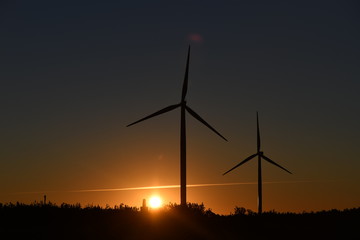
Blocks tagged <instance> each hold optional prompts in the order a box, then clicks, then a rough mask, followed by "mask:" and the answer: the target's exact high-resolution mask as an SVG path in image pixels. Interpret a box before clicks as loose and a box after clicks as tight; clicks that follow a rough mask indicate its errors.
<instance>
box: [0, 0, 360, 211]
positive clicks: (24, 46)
mask: <svg viewBox="0 0 360 240" xmlns="http://www.w3.org/2000/svg"><path fill="white" fill-rule="evenodd" d="M359 12H360V5H359V3H358V2H357V1H229V0H225V1H209V0H206V1H205V0H204V1H200V0H192V1H186V0H181V1H177V0H174V1H165V0H164V1H158V0H155V1H143V0H138V1H106V0H105V1H64V0H62V1H45V0H43V1H25V0H24V1H21V0H19V1H10V0H9V1H1V2H0V29H1V33H0V68H1V69H0V109H1V117H0V143H1V145H0V163H1V164H0V202H2V203H4V202H10V201H11V202H15V201H22V202H28V203H29V202H32V201H35V200H37V201H39V200H41V198H42V196H43V194H46V195H47V196H48V199H49V200H50V201H52V202H55V203H62V202H67V203H76V202H80V203H82V204H84V205H86V204H88V203H93V204H100V205H103V206H104V205H105V204H110V205H114V204H120V203H125V204H128V205H131V206H140V205H141V203H142V199H143V198H148V197H149V196H151V195H153V194H158V195H160V196H161V197H162V198H163V200H164V202H165V203H168V202H177V203H179V202H180V191H179V189H178V188H169V189H165V188H164V189H141V190H139V189H137V190H126V191H104V192H97V191H94V192H82V191H80V192H77V190H94V189H114V188H120V189H122V188H137V187H148V186H163V185H178V184H179V182H180V170H179V168H180V166H179V165H180V163H179V140H180V139H179V137H180V134H179V133H180V111H179V110H175V111H172V112H170V113H167V114H166V115H162V116H159V117H157V118H153V119H151V120H148V121H146V122H142V123H141V124H138V125H135V126H132V127H130V128H126V127H125V126H126V125H127V124H129V123H131V122H133V121H135V120H138V119H139V118H141V117H144V116H146V115H147V114H150V113H152V112H154V111H157V110H159V109H161V108H163V107H166V106H168V105H171V104H175V103H178V102H179V101H180V97H181V86H182V81H183V76H184V70H185V61H186V51H187V46H188V44H191V46H192V52H191V59H190V73H189V89H188V95H187V100H188V104H189V106H190V107H191V108H192V109H194V110H195V111H196V112H197V113H198V114H200V115H201V116H202V117H203V118H204V119H205V120H206V121H208V122H209V123H210V124H211V125H212V126H213V127H215V128H216V129H217V130H218V131H219V132H220V133H221V134H223V135H224V136H225V137H226V138H228V139H229V142H225V141H223V140H222V139H221V138H219V137H218V136H217V135H215V134H214V133H213V132H211V131H210V130H209V129H207V128H206V127H205V126H203V125H202V124H201V123H199V122H198V121H197V120H195V119H193V118H192V117H191V116H189V115H188V116H187V136H188V138H187V142H188V143H187V151H188V153H187V159H188V176H187V180H188V184H222V183H249V184H243V185H217V186H204V187H192V188H188V201H190V202H198V203H201V202H203V203H204V204H205V206H206V207H209V208H211V209H212V210H213V211H215V212H216V213H223V214H228V213H230V212H231V211H233V208H234V207H235V205H237V206H243V207H245V208H249V209H252V210H254V211H256V209H257V205H256V204H257V187H256V184H254V182H255V183H256V181H257V169H256V161H253V162H249V163H247V164H245V165H243V166H241V167H240V168H238V169H236V170H235V171H233V172H231V173H229V174H228V175H226V176H222V173H223V172H225V171H226V170H228V169H229V168H231V167H233V166H234V165H235V164H237V163H238V162H240V161H241V160H243V159H244V158H246V157H247V156H249V155H251V154H253V153H255V151H256V111H259V116H260V129H261V136H262V148H263V151H264V153H265V154H266V155H267V156H268V157H270V158H272V159H273V160H274V161H276V162H277V163H279V164H280V165H282V166H284V167H285V168H287V169H289V170H290V171H292V172H293V175H290V174H288V173H286V172H284V171H282V170H281V169H278V168H276V167H274V166H273V165H270V164H268V163H266V162H265V163H264V164H263V180H264V182H269V183H267V184H264V187H263V209H264V210H265V211H267V210H271V209H275V210H277V211H297V212H299V211H303V210H305V211H317V210H323V209H331V208H338V209H344V208H351V207H359V203H360V176H359V170H360V158H359V154H358V150H359V143H360V140H359V135H360V128H359V122H360V107H359V103H360V94H359V89H360V68H359V66H360V44H359V43H360V15H359Z"/></svg>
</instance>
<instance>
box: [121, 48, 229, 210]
mask: <svg viewBox="0 0 360 240" xmlns="http://www.w3.org/2000/svg"><path fill="white" fill-rule="evenodd" d="M189 60H190V46H189V48H188V54H187V60H186V68H185V77H184V82H183V87H182V94H181V101H180V103H178V104H175V105H170V106H168V107H165V108H163V109H161V110H159V111H157V112H155V113H153V114H150V115H148V116H146V117H144V118H142V119H140V120H138V121H136V122H133V123H131V124H129V125H127V127H129V126H131V125H134V124H136V123H139V122H142V121H144V120H147V119H149V118H152V117H155V116H158V115H160V114H163V113H166V112H169V111H171V110H174V109H176V108H178V107H180V112H181V114H180V199H181V205H182V206H186V118H185V112H186V111H187V112H188V113H190V115H191V116H193V117H194V118H196V119H197V120H198V121H200V122H201V123H202V124H204V125H205V126H207V127H208V128H210V129H211V130H212V131H213V132H215V133H216V134H217V135H219V136H220V137H221V138H223V139H224V140H225V141H227V139H226V138H225V137H223V136H222V135H221V134H220V133H219V132H218V131H216V130H215V129H214V128H213V127H212V126H210V125H209V124H208V123H207V122H206V121H205V120H204V119H202V118H201V117H200V116H199V115H198V114H197V113H196V112H195V111H194V110H192V109H191V108H190V107H189V106H188V105H187V102H186V93H187V89H188V75H189Z"/></svg>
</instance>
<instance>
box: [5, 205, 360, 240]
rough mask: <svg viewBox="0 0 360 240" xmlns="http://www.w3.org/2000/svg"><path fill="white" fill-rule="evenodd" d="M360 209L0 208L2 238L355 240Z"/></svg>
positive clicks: (26, 206) (42, 206) (193, 207)
mask: <svg viewBox="0 0 360 240" xmlns="http://www.w3.org/2000/svg"><path fill="white" fill-rule="evenodd" d="M359 217H360V208H354V209H346V210H343V211H339V210H331V211H321V212H311V213H301V214H295V213H276V212H265V213H263V215H261V216H258V215H257V214H255V213H253V212H251V211H246V210H245V209H243V208H235V214H232V215H227V216H224V215H217V214H214V213H213V212H212V211H211V210H209V209H205V207H204V205H202V204H189V205H188V207H187V208H182V207H180V206H178V205H173V204H170V205H168V206H166V207H164V209H162V210H159V211H152V212H140V211H139V210H138V209H137V208H134V207H129V206H125V205H120V206H116V207H114V208H101V207H99V206H88V207H83V208H82V207H81V206H80V204H76V205H69V204H62V205H61V206H57V205H54V204H51V203H49V204H46V205H44V204H36V203H35V204H30V205H25V204H20V203H17V204H5V205H3V204H0V236H1V239H150V240H152V239H359V233H358V229H357V228H358V222H359V219H360V218H359Z"/></svg>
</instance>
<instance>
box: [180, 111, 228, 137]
mask: <svg viewBox="0 0 360 240" xmlns="http://www.w3.org/2000/svg"><path fill="white" fill-rule="evenodd" d="M186 110H187V111H188V112H189V113H190V114H191V115H192V116H193V117H194V118H196V119H197V120H199V121H200V122H202V123H203V124H204V125H205V126H207V127H208V128H210V129H211V130H212V131H213V132H215V133H216V134H217V135H219V136H220V137H221V138H222V139H224V140H225V141H227V139H226V138H225V137H223V136H222V135H221V134H220V133H219V132H218V131H216V130H215V129H214V128H213V127H212V126H210V124H208V123H207V122H206V121H205V120H204V119H202V118H201V117H200V116H199V115H198V114H197V113H196V112H194V110H192V109H191V108H190V107H188V106H186Z"/></svg>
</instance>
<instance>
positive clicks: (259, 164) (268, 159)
mask: <svg viewBox="0 0 360 240" xmlns="http://www.w3.org/2000/svg"><path fill="white" fill-rule="evenodd" d="M256 126H257V152H256V153H255V154H253V155H251V156H249V157H247V158H245V160H243V161H242V162H240V163H239V164H238V165H236V166H235V167H233V168H231V169H230V170H229V171H227V172H225V173H224V174H223V175H225V174H227V173H229V172H231V171H232V170H234V169H235V168H237V167H239V166H241V165H243V164H244V163H246V162H247V161H250V160H251V159H253V158H254V157H256V156H257V157H258V213H259V214H261V213H262V180H261V159H264V160H266V161H268V162H269V163H271V164H274V165H275V166H277V167H279V168H281V169H283V170H285V171H286V172H288V173H290V174H292V173H291V172H290V171H288V170H287V169H285V168H284V167H282V166H280V165H279V164H277V163H275V162H274V161H273V160H271V159H270V158H268V157H266V156H265V155H264V152H262V151H261V150H260V145H261V144H260V143H261V142H260V129H259V115H258V112H256Z"/></svg>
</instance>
